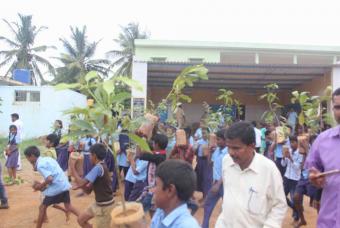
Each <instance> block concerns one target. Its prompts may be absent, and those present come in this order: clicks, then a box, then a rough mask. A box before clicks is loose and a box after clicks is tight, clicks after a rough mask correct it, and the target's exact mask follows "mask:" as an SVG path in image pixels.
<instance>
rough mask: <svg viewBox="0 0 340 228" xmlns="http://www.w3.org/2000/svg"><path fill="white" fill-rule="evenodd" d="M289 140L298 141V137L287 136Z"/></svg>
mask: <svg viewBox="0 0 340 228" xmlns="http://www.w3.org/2000/svg"><path fill="white" fill-rule="evenodd" d="M289 141H290V142H298V138H297V137H296V136H295V135H291V136H289Z"/></svg>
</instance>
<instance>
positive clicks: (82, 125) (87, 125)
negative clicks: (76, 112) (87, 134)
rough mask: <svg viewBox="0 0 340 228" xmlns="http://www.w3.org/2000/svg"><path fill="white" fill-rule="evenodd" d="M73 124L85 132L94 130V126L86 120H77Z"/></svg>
mask: <svg viewBox="0 0 340 228" xmlns="http://www.w3.org/2000/svg"><path fill="white" fill-rule="evenodd" d="M72 124H74V125H76V126H77V127H79V128H81V129H84V130H93V128H92V125H91V124H90V123H89V122H87V121H85V120H75V121H73V122H72Z"/></svg>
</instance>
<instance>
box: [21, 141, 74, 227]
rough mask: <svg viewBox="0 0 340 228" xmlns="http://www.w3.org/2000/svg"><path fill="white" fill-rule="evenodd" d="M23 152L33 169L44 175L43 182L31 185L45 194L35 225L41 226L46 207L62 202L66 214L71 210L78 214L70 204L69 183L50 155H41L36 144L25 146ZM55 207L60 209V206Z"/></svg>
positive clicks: (44, 218) (44, 217)
mask: <svg viewBox="0 0 340 228" xmlns="http://www.w3.org/2000/svg"><path fill="white" fill-rule="evenodd" d="M24 154H25V156H26V158H27V160H28V161H29V162H30V163H31V164H32V165H33V168H34V170H37V171H38V172H39V173H40V174H41V175H42V176H43V177H44V182H42V183H39V182H35V183H34V185H33V189H34V190H35V191H41V192H42V193H43V195H44V196H45V198H44V199H43V202H42V204H41V205H40V207H39V216H38V220H37V225H36V227H37V228H41V227H42V224H43V221H44V220H46V218H47V217H46V211H47V208H48V207H49V206H51V205H55V204H59V203H64V206H65V213H66V214H68V213H69V212H72V213H73V214H74V215H76V216H78V214H79V213H78V211H77V210H76V209H75V208H74V207H73V206H72V205H71V200H70V192H69V189H70V188H71V185H70V183H69V182H68V179H67V177H66V175H65V174H64V172H63V170H62V169H61V168H60V166H59V164H58V163H57V161H56V160H54V159H53V158H50V157H41V156H40V151H39V149H38V148H37V147H36V146H30V147H28V148H26V150H25V152H24ZM57 209H60V210H62V209H61V208H57Z"/></svg>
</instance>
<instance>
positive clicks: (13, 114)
mask: <svg viewBox="0 0 340 228" xmlns="http://www.w3.org/2000/svg"><path fill="white" fill-rule="evenodd" d="M11 117H14V118H16V119H19V114H18V113H12V114H11Z"/></svg>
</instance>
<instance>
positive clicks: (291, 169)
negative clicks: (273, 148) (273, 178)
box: [281, 149, 303, 181]
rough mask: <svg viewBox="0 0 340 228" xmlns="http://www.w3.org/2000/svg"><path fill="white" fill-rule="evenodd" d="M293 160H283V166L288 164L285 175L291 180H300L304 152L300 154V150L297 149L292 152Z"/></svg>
mask: <svg viewBox="0 0 340 228" xmlns="http://www.w3.org/2000/svg"><path fill="white" fill-rule="evenodd" d="M291 156H292V160H293V161H291V160H290V159H288V158H284V159H282V160H281V165H282V166H287V168H286V172H285V175H284V176H285V177H286V178H287V179H289V180H295V181H298V180H300V178H301V164H302V162H303V154H300V152H299V150H298V149H297V150H295V151H294V152H293V153H292V154H291Z"/></svg>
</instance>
